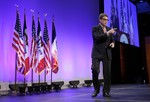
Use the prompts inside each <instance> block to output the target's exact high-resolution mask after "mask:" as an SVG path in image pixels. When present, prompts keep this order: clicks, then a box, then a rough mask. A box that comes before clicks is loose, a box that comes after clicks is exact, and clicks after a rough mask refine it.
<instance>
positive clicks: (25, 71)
mask: <svg viewBox="0 0 150 102" xmlns="http://www.w3.org/2000/svg"><path fill="white" fill-rule="evenodd" d="M25 13H26V9H24V20H25V19H26V18H25ZM24 23H25V22H24ZM23 30H25V29H23ZM23 33H24V31H23ZM23 39H24V40H23V41H24V43H25V42H26V41H25V40H26V39H25V38H24V34H23ZM24 47H26V46H24ZM24 49H25V48H24ZM24 67H25V71H24V87H25V84H26V75H25V74H26V65H25V66H24Z"/></svg>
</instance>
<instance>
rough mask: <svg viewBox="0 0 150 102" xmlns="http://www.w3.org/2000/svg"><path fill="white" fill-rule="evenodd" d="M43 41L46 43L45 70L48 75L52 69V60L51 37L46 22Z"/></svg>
mask: <svg viewBox="0 0 150 102" xmlns="http://www.w3.org/2000/svg"><path fill="white" fill-rule="evenodd" d="M43 39H44V42H45V43H44V54H45V68H46V71H47V73H48V72H49V71H50V69H51V60H50V41H49V36H48V28H47V23H46V20H45V21H44V34H43Z"/></svg>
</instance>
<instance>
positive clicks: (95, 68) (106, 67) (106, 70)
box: [92, 56, 111, 93]
mask: <svg viewBox="0 0 150 102" xmlns="http://www.w3.org/2000/svg"><path fill="white" fill-rule="evenodd" d="M100 61H102V62H103V78H104V87H103V93H109V92H110V87H111V60H109V59H108V57H106V56H104V57H103V58H102V59H99V58H92V80H93V86H94V89H95V90H98V91H99V90H100V83H99V81H98V76H99V72H100V68H99V67H100Z"/></svg>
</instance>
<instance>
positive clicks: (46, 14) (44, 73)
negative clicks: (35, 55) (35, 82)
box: [44, 13, 47, 83]
mask: <svg viewBox="0 0 150 102" xmlns="http://www.w3.org/2000/svg"><path fill="white" fill-rule="evenodd" d="M46 16H47V13H46V14H44V17H45V19H46ZM44 67H45V71H44V82H45V83H46V65H44Z"/></svg>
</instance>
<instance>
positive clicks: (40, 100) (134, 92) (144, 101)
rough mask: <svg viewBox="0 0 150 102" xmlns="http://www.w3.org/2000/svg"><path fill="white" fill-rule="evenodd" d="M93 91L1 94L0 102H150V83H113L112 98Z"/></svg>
mask: <svg viewBox="0 0 150 102" xmlns="http://www.w3.org/2000/svg"><path fill="white" fill-rule="evenodd" d="M101 90H102V88H101ZM92 92H93V87H80V88H74V89H73V88H68V89H62V90H60V91H59V92H56V91H52V92H51V93H40V94H33V95H28V94H27V95H25V96H13V95H9V96H0V102H150V85H148V84H124V85H112V88H111V92H110V94H111V96H112V97H111V98H104V97H103V96H102V91H101V92H100V94H98V96H97V97H96V98H92V97H91V94H92Z"/></svg>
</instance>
